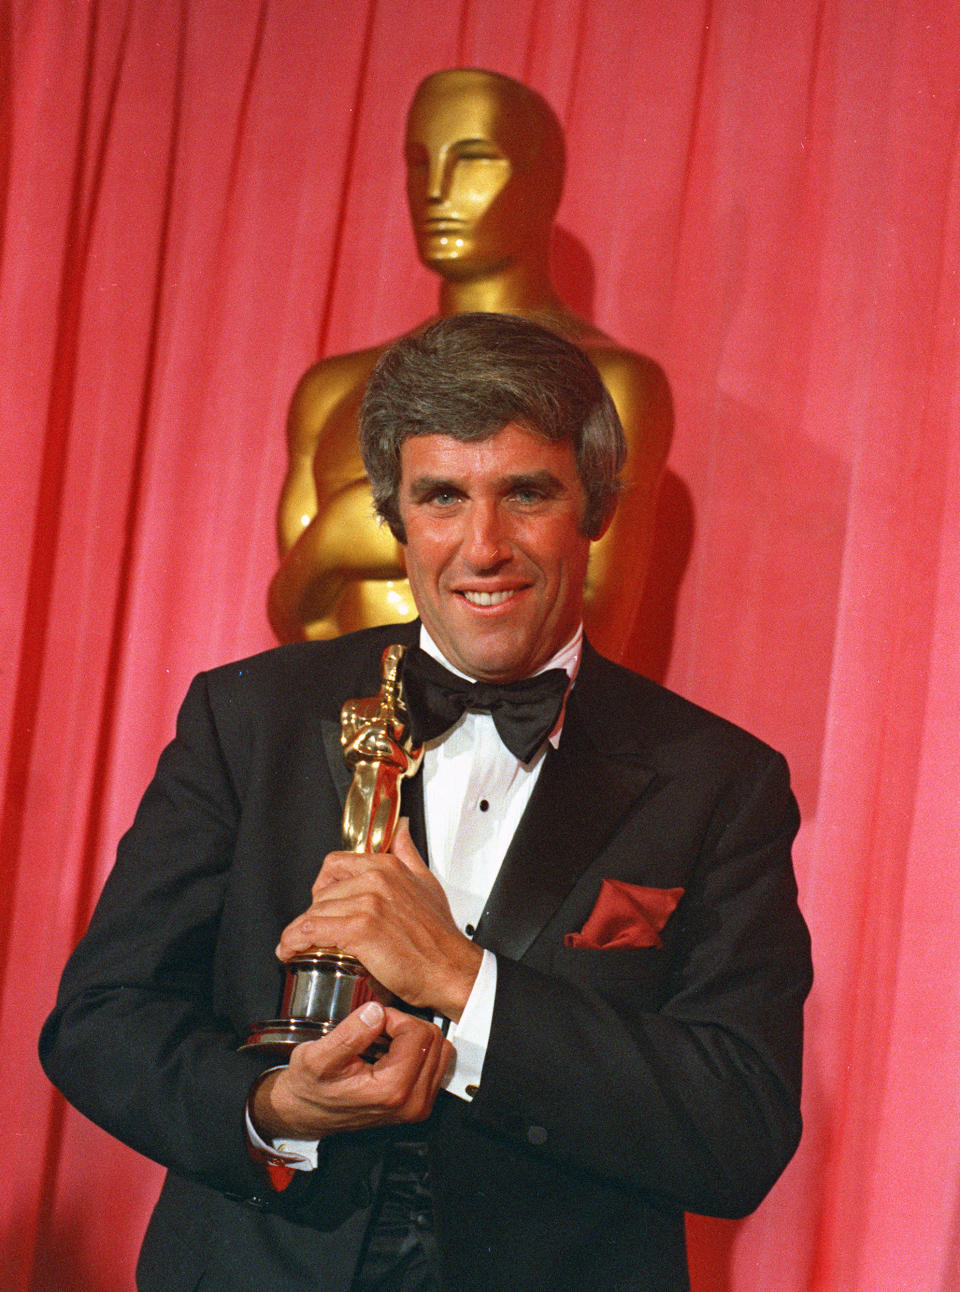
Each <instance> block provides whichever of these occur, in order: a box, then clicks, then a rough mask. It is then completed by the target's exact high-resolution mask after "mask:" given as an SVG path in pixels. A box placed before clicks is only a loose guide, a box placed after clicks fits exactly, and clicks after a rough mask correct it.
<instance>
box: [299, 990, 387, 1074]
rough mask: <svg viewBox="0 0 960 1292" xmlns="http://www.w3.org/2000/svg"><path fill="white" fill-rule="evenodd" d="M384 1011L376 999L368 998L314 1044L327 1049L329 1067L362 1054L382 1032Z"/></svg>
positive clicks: (384, 1017) (337, 1065) (384, 1019)
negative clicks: (329, 1061)
mask: <svg viewBox="0 0 960 1292" xmlns="http://www.w3.org/2000/svg"><path fill="white" fill-rule="evenodd" d="M385 1021H386V1013H385V1011H384V1008H383V1006H382V1005H381V1004H380V1002H379V1001H378V1000H368V1001H367V1003H366V1004H365V1005H361V1006H360V1008H359V1009H355V1010H354V1011H353V1013H352V1014H348V1015H347V1017H346V1018H345V1019H344V1020H343V1021H342V1022H340V1023H338V1024H337V1026H336V1027H335V1028H334V1029H333V1031H332V1032H330V1033H329V1035H328V1036H326V1037H324V1038H323V1040H321V1041H316V1042H314V1044H315V1045H316V1046H317V1047H321V1046H323V1047H324V1048H325V1049H327V1051H328V1054H329V1055H330V1058H331V1064H330V1066H331V1067H339V1066H340V1065H341V1064H343V1063H346V1062H348V1061H349V1060H350V1059H354V1058H357V1057H358V1056H360V1055H362V1054H364V1053H365V1052H366V1051H367V1050H368V1049H369V1048H370V1046H371V1045H372V1043H373V1042H374V1041H375V1040H376V1039H377V1037H378V1036H380V1035H381V1033H382V1032H383V1025H384V1022H385Z"/></svg>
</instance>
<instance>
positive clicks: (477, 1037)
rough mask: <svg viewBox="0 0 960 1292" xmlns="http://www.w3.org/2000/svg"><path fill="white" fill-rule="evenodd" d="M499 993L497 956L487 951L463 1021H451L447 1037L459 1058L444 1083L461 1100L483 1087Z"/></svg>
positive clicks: (449, 1091) (471, 1095)
mask: <svg viewBox="0 0 960 1292" xmlns="http://www.w3.org/2000/svg"><path fill="white" fill-rule="evenodd" d="M496 994H497V957H496V956H495V955H494V954H493V952H492V951H484V953H483V961H482V963H481V965H480V972H479V973H478V974H477V977H476V981H475V982H474V984H473V990H472V991H471V992H470V996H469V999H468V1000H467V1003H466V1005H465V1007H464V1010H463V1013H462V1014H461V1015H460V1022H459V1023H451V1024H450V1027H449V1029H448V1030H447V1039H448V1040H449V1041H451V1042H452V1043H453V1048H454V1050H455V1051H456V1058H455V1061H454V1064H453V1067H452V1069H451V1070H450V1071H449V1073H448V1074H447V1076H446V1077H445V1078H444V1079H443V1082H442V1086H443V1089H444V1090H446V1091H447V1092H448V1094H451V1095H456V1096H457V1098H458V1099H466V1100H470V1099H472V1098H473V1097H474V1095H475V1094H476V1093H477V1091H478V1090H479V1089H480V1077H481V1074H482V1072H483V1061H484V1059H485V1058H486V1056H487V1046H488V1044H489V1042H490V1026H491V1024H492V1022H493V1002H494V998H495V996H496Z"/></svg>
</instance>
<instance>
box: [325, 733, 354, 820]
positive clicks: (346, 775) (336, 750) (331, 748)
mask: <svg viewBox="0 0 960 1292" xmlns="http://www.w3.org/2000/svg"><path fill="white" fill-rule="evenodd" d="M320 730H321V734H322V736H323V752H324V753H325V754H326V756H327V766H328V767H329V768H330V775H331V776H332V777H333V784H334V786H335V788H336V791H337V797H338V798H339V799H340V806H341V807H343V805H344V803H345V802H346V798H347V790H348V789H349V788H350V779H351V772H350V768H349V767H348V766H347V764H346V763H345V762H344V761H343V746H342V745H341V744H340V724H339V722H331V721H330V719H329V718H324V719H322V722H321V727H320Z"/></svg>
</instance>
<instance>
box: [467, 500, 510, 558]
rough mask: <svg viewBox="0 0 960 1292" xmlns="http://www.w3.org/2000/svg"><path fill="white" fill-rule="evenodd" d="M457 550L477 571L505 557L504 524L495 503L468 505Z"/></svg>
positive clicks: (508, 546) (507, 546)
mask: <svg viewBox="0 0 960 1292" xmlns="http://www.w3.org/2000/svg"><path fill="white" fill-rule="evenodd" d="M461 553H462V555H463V557H464V559H465V560H467V561H468V562H469V563H470V565H471V566H472V568H473V569H474V570H478V571H479V570H489V569H495V568H496V567H497V566H499V565H502V564H503V562H504V561H506V560H507V559H508V558H509V556H510V541H509V536H508V534H507V525H506V523H505V519H504V517H503V515H502V514H501V512H500V509H499V508H498V507H497V505H496V503H474V505H473V506H472V507H471V508H470V511H469V514H468V515H467V517H466V519H465V522H464V534H463V543H462V545H461Z"/></svg>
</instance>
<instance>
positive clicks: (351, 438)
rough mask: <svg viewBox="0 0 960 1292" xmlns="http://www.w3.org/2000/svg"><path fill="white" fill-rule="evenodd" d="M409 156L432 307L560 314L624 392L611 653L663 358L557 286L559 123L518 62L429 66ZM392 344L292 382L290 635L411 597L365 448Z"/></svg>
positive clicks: (635, 569)
mask: <svg viewBox="0 0 960 1292" xmlns="http://www.w3.org/2000/svg"><path fill="white" fill-rule="evenodd" d="M406 158H407V193H408V198H409V206H410V217H411V220H412V222H413V230H414V235H415V237H416V242H417V249H418V252H419V255H420V258H421V260H422V261H423V263H424V264H425V265H426V266H427V267H428V268H429V269H431V270H433V271H434V272H435V273H436V274H438V275H439V277H440V301H439V313H440V314H441V315H448V314H456V313H462V312H464V311H468V310H485V311H496V312H501V313H508V314H511V313H512V314H522V315H524V316H526V317H529V318H532V319H534V320H535V321H536V322H539V323H542V324H543V325H544V326H546V327H549V328H552V329H553V330H554V331H556V332H559V333H560V334H561V335H563V336H565V337H567V338H568V339H570V340H572V341H574V342H575V343H576V344H578V345H580V346H582V347H583V349H584V350H586V351H587V353H588V354H589V355H590V358H591V359H592V360H593V362H594V363H595V364H596V366H597V368H598V369H599V372H600V375H601V377H602V379H603V381H604V383H605V385H606V386H607V389H608V390H609V391H610V394H611V396H612V397H613V401H614V403H615V404H616V406H617V411H618V412H619V414H620V418H621V420H622V422H623V425H624V430H625V431H626V435H627V440H628V443H629V450H630V452H629V461H628V469H627V476H626V479H625V486H626V487H625V490H624V493H623V495H622V498H621V501H620V505H619V507H618V509H617V512H616V516H615V518H614V521H613V523H612V525H611V526H610V528H609V530H608V531H607V533H606V535H605V536H604V537H603V539H601V540H600V541H599V542H598V543H595V544H594V545H593V551H592V554H591V558H590V568H589V572H588V579H587V597H586V615H585V620H586V626H587V630H588V632H589V634H590V636H591V639H592V640H593V641H594V643H595V644H596V645H597V646H599V647H600V648H601V649H602V650H603V651H605V653H607V654H610V655H613V656H614V657H617V656H618V655H620V654H622V652H623V649H624V647H625V646H626V644H627V642H628V640H629V637H630V633H631V629H632V626H633V618H634V614H635V612H636V608H637V604H638V603H639V599H640V594H641V591H642V586H643V576H644V573H645V570H646V566H647V562H648V558H649V552H650V544H651V539H652V532H653V521H654V509H655V505H656V496H657V489H658V486H659V482H660V477H661V475H662V472H663V467H664V463H665V461H666V456H667V450H668V448H669V445H670V436H671V430H672V412H671V404H670V394H669V388H668V386H667V383H666V379H665V377H664V375H663V373H662V371H661V369H660V368H659V367H658V365H657V364H656V363H654V362H653V361H652V360H651V359H647V358H644V357H643V356H641V355H638V354H635V353H633V352H632V351H630V350H627V349H625V348H624V347H623V346H620V345H618V344H617V343H616V342H615V341H613V340H611V339H610V337H608V336H605V335H604V334H603V333H602V332H600V331H598V330H597V329H596V328H594V327H593V326H592V325H591V324H590V323H588V322H587V321H586V320H584V319H582V318H579V317H578V316H577V315H576V314H574V313H573V312H572V311H571V310H569V309H568V308H567V307H566V306H565V305H564V304H563V302H562V301H561V300H560V298H559V297H558V296H557V294H556V291H555V290H554V287H553V283H552V280H551V276H550V264H549V258H550V242H551V232H552V227H553V222H554V216H555V213H556V210H557V205H558V203H559V200H560V192H561V188H562V184H563V173H564V141H563V133H562V130H561V127H560V123H559V122H558V120H557V118H556V116H555V115H554V113H553V111H552V109H551V108H550V107H549V105H548V104H547V103H546V101H545V100H544V99H542V98H541V97H540V95H538V94H536V93H535V92H534V91H532V90H530V89H528V88H527V87H526V86H524V85H521V84H520V83H519V82H517V81H514V80H511V79H510V78H509V77H506V76H501V75H499V74H497V73H494V72H486V71H480V70H476V69H456V70H453V71H443V72H436V73H434V74H433V75H432V76H428V77H427V78H426V80H425V81H423V83H422V84H421V85H420V87H419V88H418V90H417V92H416V94H415V96H414V99H413V103H412V104H411V107H410V111H409V115H408V119H407V131H406ZM430 321H432V320H426V321H425V323H424V326H425V325H426V322H430ZM386 344H387V343H384V345H382V346H375V347H373V348H371V349H369V350H361V351H357V352H356V353H353V354H345V355H336V356H333V357H331V358H328V359H324V360H322V361H321V362H320V363H318V364H316V365H315V366H314V367H312V368H311V369H310V370H309V371H308V372H307V373H306V374H305V376H304V377H303V378H302V380H301V381H300V383H299V385H298V387H297V390H296V393H295V395H294V398H293V402H292V405H291V409H290V416H289V426H288V435H289V467H288V472H287V476H286V480H285V482H284V486H283V491H282V494H281V498H280V507H279V516H278V529H279V543H280V552H281V564H280V567H279V569H278V570H277V572H276V574H275V576H274V578H273V581H272V583H271V586H270V594H269V613H270V621H271V623H272V625H273V627H274V629H275V631H276V633H277V635H278V636H279V637H280V639H281V640H282V641H294V640H298V639H301V638H324V637H335V636H338V635H339V634H341V633H344V632H348V631H350V630H352V629H355V628H362V627H367V626H369V625H371V624H380V623H391V622H393V623H395V622H398V621H400V620H404V619H412V618H413V617H414V615H415V613H416V609H415V607H414V604H413V600H412V597H411V595H410V587H409V584H408V583H407V581H406V579H405V578H404V571H403V557H402V549H401V548H400V546H399V544H398V543H397V542H396V541H395V539H394V538H393V537H392V535H391V534H390V531H389V530H388V529H387V527H386V526H385V525H380V524H379V523H378V522H377V521H376V520H375V519H374V516H373V511H372V504H371V497H370V490H369V487H368V485H367V482H366V478H365V476H364V471H363V464H362V462H361V459H360V453H359V450H358V448H357V412H358V409H359V405H360V399H361V395H362V393H363V388H364V385H365V383H366V381H367V378H368V377H369V375H370V372H371V370H372V368H373V366H374V364H375V363H376V361H377V359H378V358H379V357H380V355H381V353H382V352H383V350H384V349H385V346H386ZM626 589H631V590H632V591H633V593H634V595H632V596H631V595H625V590H626Z"/></svg>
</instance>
